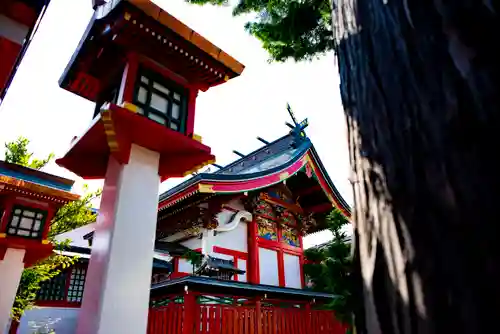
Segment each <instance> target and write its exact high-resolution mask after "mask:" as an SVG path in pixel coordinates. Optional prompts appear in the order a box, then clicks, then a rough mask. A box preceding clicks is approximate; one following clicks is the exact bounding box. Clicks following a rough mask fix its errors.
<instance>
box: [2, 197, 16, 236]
mask: <svg viewBox="0 0 500 334" xmlns="http://www.w3.org/2000/svg"><path fill="white" fill-rule="evenodd" d="M13 202H14V201H13V200H12V198H7V199H6V200H5V201H4V202H3V209H4V210H3V216H2V217H0V233H6V232H7V223H8V222H9V218H10V215H11V213H12V205H13Z"/></svg>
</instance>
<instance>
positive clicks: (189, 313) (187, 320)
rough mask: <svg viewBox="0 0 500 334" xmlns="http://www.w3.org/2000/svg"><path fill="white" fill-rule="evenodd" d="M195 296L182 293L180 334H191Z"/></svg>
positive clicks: (194, 312)
mask: <svg viewBox="0 0 500 334" xmlns="http://www.w3.org/2000/svg"><path fill="white" fill-rule="evenodd" d="M195 314H197V312H196V296H195V295H194V294H193V292H191V293H190V292H189V291H186V292H185V293H184V319H183V324H182V334H193V333H194V328H195V327H194V326H195V322H196V323H198V321H196V318H195Z"/></svg>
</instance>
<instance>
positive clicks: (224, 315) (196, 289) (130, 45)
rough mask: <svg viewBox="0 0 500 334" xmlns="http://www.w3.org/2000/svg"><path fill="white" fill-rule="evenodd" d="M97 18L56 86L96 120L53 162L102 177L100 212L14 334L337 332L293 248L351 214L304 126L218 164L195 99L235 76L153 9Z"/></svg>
mask: <svg viewBox="0 0 500 334" xmlns="http://www.w3.org/2000/svg"><path fill="white" fill-rule="evenodd" d="M93 6H94V9H95V12H94V15H93V17H92V18H91V20H90V22H89V25H88V27H87V29H86V31H85V32H84V34H83V36H82V39H81V41H80V43H79V45H78V47H77V49H76V50H75V53H74V54H73V56H72V58H71V60H70V62H69V64H68V65H67V67H66V69H65V70H64V73H63V75H62V77H61V79H60V82H59V84H60V86H61V88H63V89H65V90H67V91H69V92H71V93H74V94H76V95H78V96H80V97H82V98H85V99H88V100H90V101H92V102H95V104H96V107H95V111H94V117H93V118H92V121H91V122H90V124H89V126H88V128H87V129H86V130H85V132H84V133H83V134H81V136H77V137H75V139H74V140H73V141H72V143H71V144H70V147H69V149H68V151H67V153H66V154H65V155H64V156H63V157H61V158H59V159H58V160H57V161H56V162H57V163H58V164H59V165H60V166H62V167H64V168H67V169H68V170H70V171H72V172H73V173H75V174H77V175H79V176H80V177H82V178H84V179H104V187H103V196H102V201H101V206H100V209H99V215H98V218H97V222H96V224H94V225H93V226H92V227H86V228H81V229H79V230H75V231H72V233H71V235H72V239H73V240H74V244H73V245H72V248H71V249H70V250H68V252H69V253H66V255H75V256H76V255H79V256H80V257H81V258H82V260H81V261H80V262H79V263H78V265H77V266H74V267H73V268H69V269H67V270H66V271H64V272H63V273H62V274H61V275H59V276H58V277H56V278H54V279H52V280H50V281H48V282H45V284H44V286H43V288H42V289H41V290H40V292H39V294H38V304H39V305H40V306H42V307H41V308H39V309H35V310H30V311H28V312H26V314H25V316H23V318H22V319H21V325H20V327H19V330H18V333H22V334H24V333H29V330H30V329H29V324H30V323H31V324H32V323H44V322H45V323H46V325H49V324H48V323H49V322H50V326H51V327H52V328H53V329H55V330H56V332H61V333H77V334H94V333H95V334H108V333H133V334H136V333H145V332H147V333H148V334H163V333H164V334H167V333H168V334H181V333H182V334H193V333H196V334H198V333H200V334H201V333H203V334H220V333H228V334H229V333H231V334H253V333H259V334H261V333H266V334H267V333H269V334H270V333H273V334H274V333H276V334H284V333H287V334H288V333H291V334H305V333H311V334H320V333H321V334H323V333H324V334H340V333H344V332H345V327H344V326H343V325H342V324H341V323H340V322H338V321H337V320H336V319H335V316H334V313H333V312H332V311H329V310H325V309H324V305H325V304H326V303H328V302H331V301H332V299H334V298H336V296H334V295H331V294H328V293H322V292H317V291H313V290H311V289H308V288H307V287H306V284H305V280H306V279H305V277H304V273H303V265H304V262H305V259H304V247H303V238H304V237H305V236H307V235H309V234H312V233H315V232H318V231H321V230H324V229H326V221H325V220H326V216H327V214H328V213H329V212H330V211H331V210H332V209H333V208H338V209H339V210H340V211H341V212H343V213H344V214H345V215H346V217H350V208H349V206H348V205H347V203H346V202H345V201H344V200H343V198H342V196H341V195H340V194H339V192H338V191H337V189H336V188H335V186H334V184H333V182H332V181H331V180H330V178H329V177H328V174H327V173H326V170H325V168H324V166H323V164H322V163H321V161H320V158H319V156H318V154H317V152H316V150H315V149H314V146H313V145H312V143H311V140H310V139H309V138H308V137H307V135H306V133H305V131H304V130H305V128H306V127H307V121H303V122H300V123H298V122H297V121H296V120H295V119H294V118H293V117H292V118H293V123H294V124H289V127H290V131H289V132H288V133H287V134H285V136H283V137H281V138H279V139H277V140H275V141H273V142H267V141H265V140H263V139H260V141H261V142H263V144H264V145H263V147H262V148H260V149H258V150H256V151H254V152H252V153H250V154H248V155H243V154H240V156H241V158H240V159H239V160H237V161H235V162H233V163H231V164H229V165H228V166H225V167H221V166H217V165H213V164H214V159H215V157H214V156H213V154H211V148H210V147H208V146H206V145H204V144H203V143H202V140H201V137H200V136H198V135H196V134H195V133H194V123H195V114H196V113H195V111H196V98H197V94H198V92H199V91H203V92H205V91H208V90H209V89H210V88H211V87H214V86H217V85H221V84H226V83H227V82H228V81H230V80H232V79H235V78H237V77H238V76H239V75H240V74H241V73H242V72H243V70H244V66H243V65H242V64H241V63H239V62H238V61H237V60H235V59H234V58H232V57H231V56H230V55H229V54H227V53H226V52H224V51H223V50H221V49H220V48H218V47H217V46H215V45H213V44H212V43H211V42H209V41H208V40H206V39H205V38H204V37H202V36H201V35H200V34H198V33H197V32H196V31H194V30H192V29H191V28H189V27H187V26H186V25H184V24H183V23H182V22H180V21H179V20H177V19H176V18H175V17H173V16H172V15H171V14H169V13H168V12H166V11H165V10H163V9H161V8H160V7H158V6H157V5H156V4H154V3H153V2H151V1H147V0H110V1H107V2H106V1H97V0H96V1H94V3H93ZM207 94H209V93H207ZM68 112H71V108H68ZM207 165H213V166H214V167H217V168H218V170H217V171H215V172H211V173H199V174H197V175H195V176H193V177H191V178H190V179H188V180H187V181H185V182H183V183H181V184H180V185H178V186H176V187H174V188H172V189H170V190H169V191H167V192H166V193H164V194H161V195H160V196H159V199H158V187H159V184H160V182H161V181H162V180H166V179H168V178H173V177H182V176H186V175H191V174H192V173H194V172H197V171H199V170H201V169H202V168H203V167H205V166H207ZM87 260H88V261H87Z"/></svg>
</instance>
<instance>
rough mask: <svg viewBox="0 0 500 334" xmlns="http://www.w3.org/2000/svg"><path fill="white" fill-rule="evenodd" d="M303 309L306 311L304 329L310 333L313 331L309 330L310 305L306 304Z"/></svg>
mask: <svg viewBox="0 0 500 334" xmlns="http://www.w3.org/2000/svg"><path fill="white" fill-rule="evenodd" d="M305 309H306V315H305V317H306V319H305V322H306V328H308V330H310V331H311V332H312V331H313V329H312V328H311V325H312V324H311V303H307V304H306V306H305Z"/></svg>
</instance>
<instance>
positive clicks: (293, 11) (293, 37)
mask: <svg viewBox="0 0 500 334" xmlns="http://www.w3.org/2000/svg"><path fill="white" fill-rule="evenodd" d="M186 1H187V2H189V3H192V4H197V5H203V4H212V5H225V4H226V3H227V2H226V1H224V0H186ZM249 13H255V14H257V15H256V16H255V18H254V20H253V21H250V22H247V23H246V25H245V28H246V29H247V31H249V32H250V33H251V34H252V35H254V36H255V37H257V38H258V39H259V40H260V41H261V42H262V46H263V47H264V49H266V50H267V51H268V52H269V55H270V56H271V60H274V61H279V62H282V61H285V60H287V59H288V58H292V59H294V60H295V61H301V60H311V59H314V58H316V57H318V56H320V55H322V54H325V53H326V52H328V51H331V50H333V49H334V46H335V43H334V37H333V32H332V8H331V5H330V1H329V0H299V1H297V0H240V2H239V3H238V4H237V5H236V7H235V8H234V9H233V15H235V16H236V15H241V14H249Z"/></svg>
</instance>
